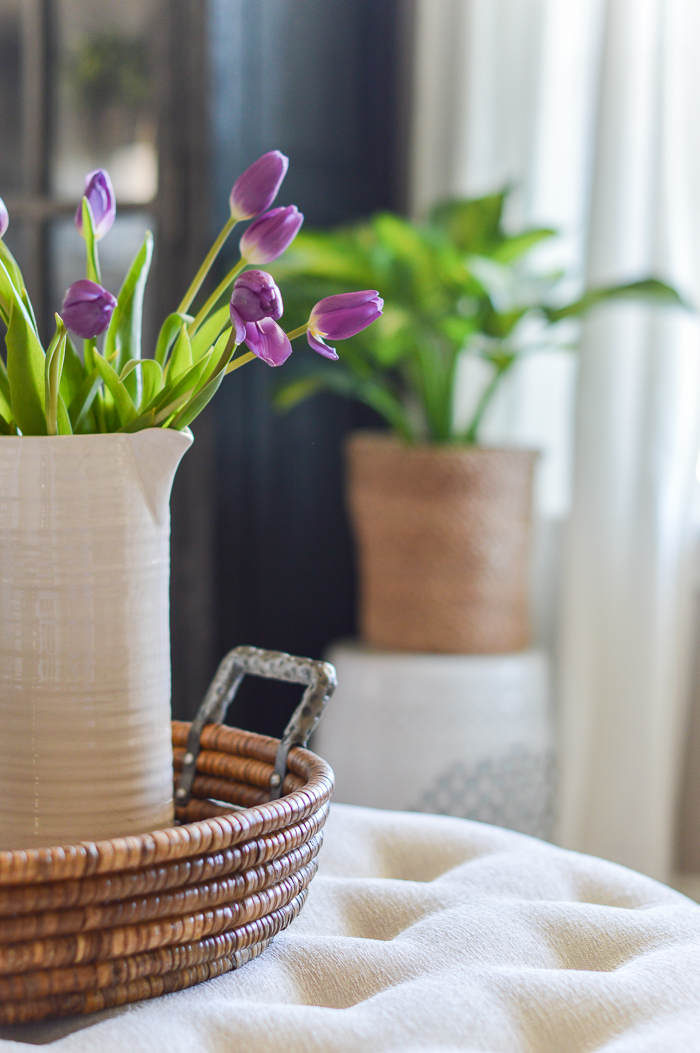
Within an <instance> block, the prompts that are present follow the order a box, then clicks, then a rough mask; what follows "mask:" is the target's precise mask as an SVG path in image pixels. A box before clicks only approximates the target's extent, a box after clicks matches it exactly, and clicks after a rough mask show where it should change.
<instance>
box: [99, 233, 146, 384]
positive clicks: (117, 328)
mask: <svg viewBox="0 0 700 1053" xmlns="http://www.w3.org/2000/svg"><path fill="white" fill-rule="evenodd" d="M152 256H153V235H152V234H151V232H150V230H147V231H146V235H145V237H144V239H143V244H142V245H141V248H140V249H139V251H138V252H137V253H136V256H135V257H134V260H133V263H132V264H131V266H130V267H129V270H128V271H127V274H126V277H125V279H124V282H123V284H122V287H121V289H120V290H119V296H118V297H117V306H116V307H115V309H114V314H113V315H112V318H111V320H110V323H109V328H108V329H107V335H106V337H105V343H104V349H103V355H104V358H106V359H107V360H108V361H109V362H112V361H113V356H115V352H116V358H115V359H114V368H115V370H116V372H117V373H121V371H122V369H123V368H124V366H125V365H126V363H127V362H128V361H129V360H130V359H132V358H140V357H141V319H142V315H143V294H144V290H145V287H146V279H147V278H148V272H149V269H150V266H151V257H152ZM138 383H139V377H138V374H134V375H133V376H132V377H130V379H129V380H128V381H127V384H128V387H127V390H128V391H129V395H130V397H131V399H132V402H133V403H136V402H137V401H138Z"/></svg>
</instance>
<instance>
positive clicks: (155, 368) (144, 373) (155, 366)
mask: <svg viewBox="0 0 700 1053" xmlns="http://www.w3.org/2000/svg"><path fill="white" fill-rule="evenodd" d="M139 367H140V369H141V381H142V384H141V388H142V391H141V403H142V405H144V406H147V405H148V403H149V402H151V401H152V400H153V399H154V398H155V396H156V395H158V394H159V393H160V391H161V389H162V387H163V370H162V369H161V366H160V363H159V362H156V361H155V360H154V359H152V358H132V359H131V361H130V362H127V363H126V365H125V366H124V368H123V369H122V371H121V373H120V374H119V379H120V381H121V382H122V383H124V381H125V380H126V378H127V377H128V376H129V374H130V373H133V371H134V370H135V369H138V368H139Z"/></svg>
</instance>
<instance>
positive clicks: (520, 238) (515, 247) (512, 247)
mask: <svg viewBox="0 0 700 1053" xmlns="http://www.w3.org/2000/svg"><path fill="white" fill-rule="evenodd" d="M556 235H557V232H556V230H550V229H549V228H545V227H542V228H541V229H539V230H525V231H523V233H522V234H515V235H514V236H513V237H512V238H509V237H507V238H504V240H503V241H502V242H501V243H500V245H498V246H497V247H496V248H495V249H494V250H493V251H492V252H491V253H490V255H491V258H492V259H494V260H498V262H499V263H512V262H513V260H517V259H518V257H519V256H524V254H525V253H526V252H529V251H530V249H532V248H534V247H535V245H539V243H540V242H541V241H545V240H546V239H547V238H554V237H556Z"/></svg>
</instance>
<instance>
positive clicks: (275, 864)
mask: <svg viewBox="0 0 700 1053" xmlns="http://www.w3.org/2000/svg"><path fill="white" fill-rule="evenodd" d="M189 728H190V725H189V724H186V723H182V722H179V721H173V754H174V766H175V771H176V773H177V772H178V771H179V769H180V768H181V766H182V759H183V756H184V753H185V743H186V741H187V735H188V731H189ZM278 745H279V743H278V740H277V739H272V738H267V737H265V736H262V735H255V734H253V733H251V732H244V731H239V730H238V729H237V728H229V727H225V726H223V725H220V724H209V725H207V726H206V727H205V728H204V730H203V732H202V736H201V747H202V748H201V752H200V753H199V756H198V757H197V766H196V771H197V775H196V777H195V780H194V787H193V796H192V798H191V800H190V801H189V803H188V805H187V806H186V807H185V808H179V809H177V819H178V821H179V823H180V825H178V826H174V827H172V828H169V829H167V830H157V831H154V832H153V833H149V834H142V835H139V836H135V837H125V838H116V839H114V840H110V841H99V842H96V843H92V842H83V843H81V844H79V845H68V846H64V847H59V848H46V849H31V850H27V851H16V852H0V1023H2V1024H10V1023H22V1022H26V1021H30V1020H40V1019H42V1018H44V1017H47V1016H61V1015H68V1014H79V1013H90V1012H94V1011H95V1010H99V1009H105V1008H108V1007H110V1006H116V1005H121V1004H123V1003H126V1002H134V1001H137V1000H139V999H143V998H153V997H154V996H156V995H160V994H165V993H166V992H169V991H177V990H180V989H182V988H185V987H191V986H192V985H193V984H197V983H200V982H201V981H202V980H208V979H210V978H211V977H213V976H219V975H221V974H222V973H225V972H229V971H230V970H231V969H236V968H238V967H239V966H240V965H243V964H245V962H247V961H250V959H251V958H254V957H256V956H257V955H258V954H260V953H261V951H263V950H264V949H265V947H267V945H268V943H269V942H270V940H271V939H272V937H273V936H274V935H275V934H276V933H278V932H280V930H282V929H284V928H286V926H287V925H289V923H290V922H291V921H292V920H293V919H294V918H295V917H296V915H297V914H298V913H299V911H300V910H301V908H302V906H303V904H304V900H305V898H306V894H307V887H308V885H309V882H310V881H311V878H312V877H313V875H314V873H315V872H316V856H317V853H318V851H319V848H320V846H321V840H322V833H321V830H322V827H323V824H324V822H325V820H326V816H327V814H328V807H329V801H330V796H331V793H332V789H333V773H332V772H331V769H330V768H329V767H328V765H327V764H325V762H324V761H322V760H321V759H320V758H319V757H317V756H315V755H314V754H313V753H311V752H309V751H308V750H306V749H302V748H301V747H298V746H297V747H294V748H293V749H292V750H291V751H290V753H289V758H288V769H287V770H288V774H287V776H286V778H285V780H284V785H283V790H284V796H282V797H280V798H279V799H278V800H276V801H270V800H268V797H269V786H270V777H271V775H272V772H273V768H274V762H275V754H276V750H277V747H278ZM230 805H235V806H238V807H237V808H236V809H233V808H231V807H227V806H230ZM241 806H243V807H241Z"/></svg>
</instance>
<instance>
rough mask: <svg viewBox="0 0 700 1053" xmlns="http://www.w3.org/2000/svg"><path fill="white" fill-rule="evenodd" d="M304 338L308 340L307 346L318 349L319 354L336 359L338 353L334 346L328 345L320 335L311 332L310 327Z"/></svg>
mask: <svg viewBox="0 0 700 1053" xmlns="http://www.w3.org/2000/svg"><path fill="white" fill-rule="evenodd" d="M306 339H307V340H308V341H309V347H311V348H313V350H314V351H318V353H319V355H323V357H324V358H332V359H334V360H337V358H338V355H337V353H336V350H335V348H334V347H329V346H328V344H326V343H324V342H323V340H322V339H321V337H320V336H317V335H316V334H315V333H312V332H311V330H310V329H309V330H308V331H307V333H306Z"/></svg>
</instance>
